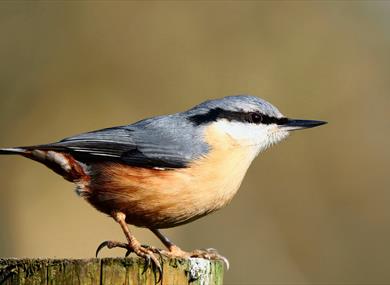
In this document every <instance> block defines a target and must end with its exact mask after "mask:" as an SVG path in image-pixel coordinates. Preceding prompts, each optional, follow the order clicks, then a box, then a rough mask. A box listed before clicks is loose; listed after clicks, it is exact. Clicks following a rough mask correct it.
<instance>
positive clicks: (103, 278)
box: [0, 257, 224, 285]
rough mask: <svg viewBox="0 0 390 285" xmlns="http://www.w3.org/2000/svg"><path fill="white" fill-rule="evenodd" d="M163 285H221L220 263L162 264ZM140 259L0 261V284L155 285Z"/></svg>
mask: <svg viewBox="0 0 390 285" xmlns="http://www.w3.org/2000/svg"><path fill="white" fill-rule="evenodd" d="M162 261H163V262H162V267H163V274H162V279H161V283H159V284H162V285H185V284H191V285H222V283H223V281H222V278H223V272H224V267H223V263H222V262H221V261H209V260H206V259H201V258H190V259H188V260H184V259H168V258H163V260H162ZM144 265H145V263H144V260H143V259H140V258H138V257H129V258H91V259H15V258H6V259H0V284H1V285H3V284H6V285H15V284H18V285H19V284H20V285H27V284H28V285H35V284H48V285H50V284H52V285H73V284H80V285H93V284H97V285H116V284H125V285H149V284H150V285H155V284H157V283H156V282H157V281H158V279H159V276H158V272H156V271H154V270H153V269H152V268H151V267H148V268H146V269H145V266H144Z"/></svg>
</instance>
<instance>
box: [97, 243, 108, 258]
mask: <svg viewBox="0 0 390 285" xmlns="http://www.w3.org/2000/svg"><path fill="white" fill-rule="evenodd" d="M108 243H109V241H107V240H106V241H103V242H102V243H101V244H100V245H99V246H98V248H97V249H96V253H95V257H96V258H97V257H98V255H99V252H100V251H101V250H102V249H103V248H104V247H106V246H107V247H108Z"/></svg>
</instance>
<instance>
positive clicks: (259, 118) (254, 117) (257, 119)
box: [250, 113, 263, 124]
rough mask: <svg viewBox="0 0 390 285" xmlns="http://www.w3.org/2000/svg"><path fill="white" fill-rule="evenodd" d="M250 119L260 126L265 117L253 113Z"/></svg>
mask: <svg viewBox="0 0 390 285" xmlns="http://www.w3.org/2000/svg"><path fill="white" fill-rule="evenodd" d="M250 118H251V122H252V123H255V124H260V123H261V122H262V121H263V116H262V115H261V114H259V113H251V115H250Z"/></svg>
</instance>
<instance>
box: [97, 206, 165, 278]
mask: <svg viewBox="0 0 390 285" xmlns="http://www.w3.org/2000/svg"><path fill="white" fill-rule="evenodd" d="M112 217H113V218H114V220H115V221H116V222H117V223H118V224H119V225H120V226H121V228H122V230H123V233H124V234H125V236H126V239H127V242H128V243H127V244H126V243H123V242H116V241H105V242H103V243H102V244H100V245H99V247H98V249H97V250H96V256H97V255H98V253H99V251H100V250H101V249H102V248H103V247H105V246H107V247H108V248H114V247H121V248H125V249H127V252H126V256H127V255H129V254H130V253H131V252H134V253H135V254H136V255H138V256H140V257H143V258H145V260H146V266H148V265H149V264H150V262H152V264H153V265H155V266H156V268H157V269H158V271H159V273H160V278H161V274H162V269H161V265H160V262H159V261H158V259H157V257H156V256H155V255H154V253H153V251H152V250H151V249H149V248H148V247H145V246H142V245H141V244H140V243H139V241H138V240H136V238H135V237H134V236H133V235H132V234H131V233H130V230H129V228H128V227H127V224H126V215H125V214H123V213H121V212H114V213H113V214H112Z"/></svg>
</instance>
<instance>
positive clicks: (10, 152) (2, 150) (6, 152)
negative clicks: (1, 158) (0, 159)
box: [0, 147, 26, 154]
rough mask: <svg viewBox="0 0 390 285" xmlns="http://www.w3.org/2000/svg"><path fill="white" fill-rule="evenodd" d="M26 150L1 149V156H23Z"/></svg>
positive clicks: (16, 148)
mask: <svg viewBox="0 0 390 285" xmlns="http://www.w3.org/2000/svg"><path fill="white" fill-rule="evenodd" d="M25 152H26V150H25V149H23V148H20V147H10V148H0V154H23V153H25Z"/></svg>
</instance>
